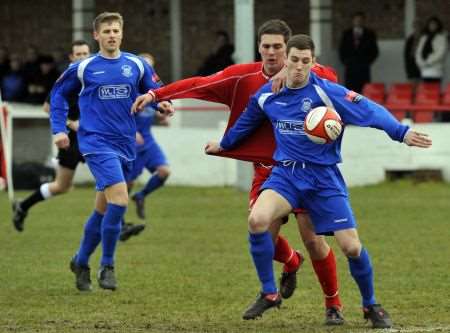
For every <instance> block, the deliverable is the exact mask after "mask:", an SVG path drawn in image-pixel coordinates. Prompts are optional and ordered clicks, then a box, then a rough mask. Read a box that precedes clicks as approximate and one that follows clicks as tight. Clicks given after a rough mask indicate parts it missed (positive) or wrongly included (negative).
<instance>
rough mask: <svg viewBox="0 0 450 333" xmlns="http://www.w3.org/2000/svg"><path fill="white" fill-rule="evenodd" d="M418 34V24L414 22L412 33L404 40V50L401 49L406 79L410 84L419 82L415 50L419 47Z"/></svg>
mask: <svg viewBox="0 0 450 333" xmlns="http://www.w3.org/2000/svg"><path fill="white" fill-rule="evenodd" d="M420 33H421V31H420V25H419V22H418V21H417V20H415V21H414V22H413V31H412V33H411V34H410V35H409V36H408V37H407V38H406V42H405V48H404V49H403V58H404V61H405V72H406V77H407V78H408V80H409V81H410V82H412V83H417V82H418V81H419V80H420V69H419V67H418V66H417V62H416V50H417V46H418V45H419V39H420Z"/></svg>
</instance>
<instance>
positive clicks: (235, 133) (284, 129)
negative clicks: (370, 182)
mask: <svg viewBox="0 0 450 333" xmlns="http://www.w3.org/2000/svg"><path fill="white" fill-rule="evenodd" d="M318 106H330V107H333V108H334V109H335V110H336V111H337V112H338V113H339V115H340V116H341V118H342V121H343V122H344V124H345V125H357V126H365V127H374V128H378V129H381V130H384V131H385V132H386V133H387V134H388V135H389V136H390V137H391V138H392V139H393V140H397V141H400V142H402V141H403V138H404V136H405V134H406V132H407V131H408V126H405V125H402V124H401V123H399V122H398V121H397V120H396V119H395V118H394V117H393V116H392V115H391V114H390V113H389V111H388V110H386V109H385V108H384V107H383V106H381V105H379V104H376V103H375V102H373V101H371V100H369V99H367V98H365V97H364V96H362V95H358V94H356V93H355V92H353V91H350V90H348V89H346V88H345V87H343V86H341V85H339V84H336V83H333V82H330V81H328V80H324V79H321V78H319V77H317V76H316V75H315V74H314V73H311V74H310V77H309V83H308V84H307V85H306V86H305V87H302V88H298V89H290V88H284V89H282V91H280V93H278V94H274V93H272V91H271V83H268V84H266V85H264V86H263V87H262V88H261V89H260V90H259V91H258V92H257V93H256V94H255V95H254V96H252V97H251V99H250V102H249V104H248V106H247V109H246V111H245V112H243V113H242V115H241V116H240V118H239V119H238V120H237V122H236V123H235V124H234V126H233V127H232V128H230V129H229V130H228V131H227V132H226V133H225V135H224V137H223V139H222V141H221V143H220V145H221V147H222V148H224V149H225V150H227V149H230V148H233V147H234V146H236V145H237V144H238V143H239V142H240V141H241V140H242V139H244V138H245V137H246V136H248V135H249V134H250V133H251V132H252V131H253V130H254V129H256V128H257V127H258V126H259V124H260V123H261V122H262V121H263V120H264V119H265V118H266V117H267V118H268V119H269V120H270V122H271V123H272V127H273V130H274V136H275V141H276V144H277V147H276V150H275V152H274V156H273V159H274V160H275V161H278V162H280V161H302V162H311V163H316V164H320V165H333V164H336V163H339V162H341V142H342V135H341V136H339V138H338V139H337V140H336V141H334V142H332V143H330V144H323V145H320V144H316V143H313V142H312V141H311V140H309V139H308V137H307V136H306V134H305V132H304V130H303V123H304V121H305V117H306V114H307V113H308V112H309V111H310V110H311V109H313V108H315V107H318Z"/></svg>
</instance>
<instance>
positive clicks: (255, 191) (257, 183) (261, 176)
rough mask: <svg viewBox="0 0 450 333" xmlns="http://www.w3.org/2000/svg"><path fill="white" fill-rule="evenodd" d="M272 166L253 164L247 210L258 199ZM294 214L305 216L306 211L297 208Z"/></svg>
mask: <svg viewBox="0 0 450 333" xmlns="http://www.w3.org/2000/svg"><path fill="white" fill-rule="evenodd" d="M272 168H273V165H266V164H262V163H253V170H254V172H253V181H252V188H251V189H250V193H249V203H248V208H249V209H252V207H253V205H254V204H255V202H256V199H258V196H259V193H260V189H261V186H262V185H263V184H264V182H265V181H266V179H267V178H269V176H270V174H271V173H272ZM293 213H294V214H301V213H303V214H305V213H306V209H303V208H298V209H294V210H293Z"/></svg>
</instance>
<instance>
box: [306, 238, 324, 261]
mask: <svg viewBox="0 0 450 333" xmlns="http://www.w3.org/2000/svg"><path fill="white" fill-rule="evenodd" d="M303 243H304V244H305V247H306V250H307V251H308V253H309V256H310V257H311V258H312V259H314V260H320V259H323V258H325V257H326V256H327V255H328V253H329V252H330V247H329V246H328V244H327V242H326V241H325V239H324V237H322V236H314V237H311V238H308V239H304V241H303Z"/></svg>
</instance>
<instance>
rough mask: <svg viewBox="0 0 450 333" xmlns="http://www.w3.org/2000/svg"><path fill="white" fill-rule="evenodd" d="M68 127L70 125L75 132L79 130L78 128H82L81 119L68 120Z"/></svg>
mask: <svg viewBox="0 0 450 333" xmlns="http://www.w3.org/2000/svg"><path fill="white" fill-rule="evenodd" d="M67 127H69V128H70V129H71V130H72V131H74V132H78V128H80V121H79V120H68V121H67Z"/></svg>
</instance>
